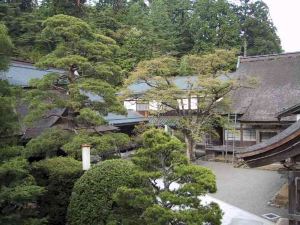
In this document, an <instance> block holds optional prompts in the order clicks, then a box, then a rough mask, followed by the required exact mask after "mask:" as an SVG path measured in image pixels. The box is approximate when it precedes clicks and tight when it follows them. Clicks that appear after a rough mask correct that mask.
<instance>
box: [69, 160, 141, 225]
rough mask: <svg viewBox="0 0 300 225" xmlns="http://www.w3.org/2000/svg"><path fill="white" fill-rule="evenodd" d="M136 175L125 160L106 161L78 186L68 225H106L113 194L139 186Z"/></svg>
mask: <svg viewBox="0 0 300 225" xmlns="http://www.w3.org/2000/svg"><path fill="white" fill-rule="evenodd" d="M134 173H135V166H134V165H133V163H132V162H130V161H126V160H122V159H115V160H107V161H104V162H103V163H101V164H99V165H97V166H95V167H94V168H92V169H91V170H89V171H87V172H86V173H85V174H84V175H83V176H82V177H81V178H80V179H79V180H78V181H77V182H76V183H75V186H74V189H73V193H72V196H71V200H70V205H69V208H68V224H70V225H82V224H85V225H106V224H107V221H108V220H109V218H110V217H111V216H112V212H113V210H112V209H113V207H114V202H113V199H112V198H113V194H114V193H115V192H116V191H117V189H118V188H119V187H124V186H126V187H127V186H128V187H131V186H133V185H134V184H135V183H137V182H138V181H137V180H136V179H135V175H134Z"/></svg>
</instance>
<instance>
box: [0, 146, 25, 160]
mask: <svg viewBox="0 0 300 225" xmlns="http://www.w3.org/2000/svg"><path fill="white" fill-rule="evenodd" d="M23 151H24V147H23V146H5V147H2V148H0V162H4V161H7V160H9V159H11V158H14V157H17V156H21V155H22V152H23Z"/></svg>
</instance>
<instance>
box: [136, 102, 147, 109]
mask: <svg viewBox="0 0 300 225" xmlns="http://www.w3.org/2000/svg"><path fill="white" fill-rule="evenodd" d="M136 111H149V103H148V102H137V103H136Z"/></svg>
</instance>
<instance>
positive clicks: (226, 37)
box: [190, 0, 241, 53]
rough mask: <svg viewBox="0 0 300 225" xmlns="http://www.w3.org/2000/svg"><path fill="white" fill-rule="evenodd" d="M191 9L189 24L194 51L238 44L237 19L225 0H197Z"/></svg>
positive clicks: (234, 46) (232, 46)
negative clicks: (192, 11)
mask: <svg viewBox="0 0 300 225" xmlns="http://www.w3.org/2000/svg"><path fill="white" fill-rule="evenodd" d="M193 10H194V13H193V15H192V18H191V23H190V26H191V33H192V36H193V40H194V42H195V44H194V47H193V51H194V52H196V53H199V52H203V51H212V50H214V49H216V48H223V49H232V48H238V47H239V46H240V44H241V42H240V38H239V21H238V18H237V16H236V15H235V13H234V11H233V10H232V9H231V7H230V4H229V3H228V2H227V1H226V0H213V1H211V0H197V1H195V2H194V4H193Z"/></svg>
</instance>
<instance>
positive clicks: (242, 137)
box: [240, 123, 244, 147]
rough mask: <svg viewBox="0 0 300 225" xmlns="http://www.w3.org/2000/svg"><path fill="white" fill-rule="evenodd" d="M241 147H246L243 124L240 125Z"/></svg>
mask: <svg viewBox="0 0 300 225" xmlns="http://www.w3.org/2000/svg"><path fill="white" fill-rule="evenodd" d="M240 146H241V147H244V131H243V124H242V123H240Z"/></svg>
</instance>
